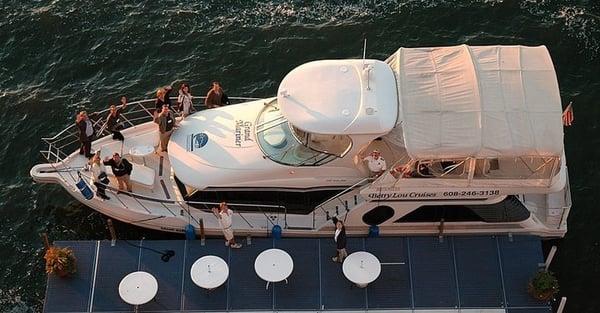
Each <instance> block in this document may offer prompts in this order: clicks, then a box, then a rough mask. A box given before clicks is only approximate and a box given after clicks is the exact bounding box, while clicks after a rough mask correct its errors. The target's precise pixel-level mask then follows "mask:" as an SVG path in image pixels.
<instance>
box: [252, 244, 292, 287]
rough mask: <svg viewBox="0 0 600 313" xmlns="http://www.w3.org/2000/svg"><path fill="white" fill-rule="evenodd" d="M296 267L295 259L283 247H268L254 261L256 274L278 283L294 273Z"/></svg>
mask: <svg viewBox="0 0 600 313" xmlns="http://www.w3.org/2000/svg"><path fill="white" fill-rule="evenodd" d="M293 269H294V260H292V257H291V256H290V255H289V254H288V253H287V252H285V251H283V250H281V249H268V250H265V251H263V252H261V253H260V254H259V255H258V256H257V257H256V260H255V261H254V270H255V271H256V275H258V277H260V278H262V279H263V280H265V281H266V282H267V287H266V288H265V289H269V283H276V282H280V281H283V280H285V282H286V283H287V278H288V277H289V276H290V274H292V270H293Z"/></svg>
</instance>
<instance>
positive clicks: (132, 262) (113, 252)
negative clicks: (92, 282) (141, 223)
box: [92, 241, 141, 312]
mask: <svg viewBox="0 0 600 313" xmlns="http://www.w3.org/2000/svg"><path fill="white" fill-rule="evenodd" d="M134 243H136V244H139V243H140V241H134ZM140 252H141V251H140V249H139V248H136V247H133V246H131V245H129V244H127V243H126V242H124V241H118V242H116V244H115V246H114V247H112V246H111V244H110V241H101V242H100V249H99V253H98V266H97V268H96V286H95V288H94V298H93V301H94V302H93V306H92V308H93V311H94V312H114V311H119V312H121V311H122V312H133V307H132V306H131V305H129V304H127V303H125V302H123V300H121V297H120V296H119V283H120V282H121V279H123V277H125V275H127V274H129V273H131V272H135V271H137V270H138V269H139V258H140Z"/></svg>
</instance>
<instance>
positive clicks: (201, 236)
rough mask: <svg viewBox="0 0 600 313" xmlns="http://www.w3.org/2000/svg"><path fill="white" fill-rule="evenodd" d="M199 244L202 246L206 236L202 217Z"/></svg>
mask: <svg viewBox="0 0 600 313" xmlns="http://www.w3.org/2000/svg"><path fill="white" fill-rule="evenodd" d="M199 224H200V245H201V246H204V245H205V244H206V237H205V235H204V219H203V218H200V221H199Z"/></svg>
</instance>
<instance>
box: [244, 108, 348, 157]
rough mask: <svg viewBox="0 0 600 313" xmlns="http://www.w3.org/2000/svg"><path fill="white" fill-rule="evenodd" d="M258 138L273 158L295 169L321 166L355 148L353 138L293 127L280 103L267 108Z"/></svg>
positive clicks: (257, 127)
mask: <svg viewBox="0 0 600 313" xmlns="http://www.w3.org/2000/svg"><path fill="white" fill-rule="evenodd" d="M256 125H257V126H256V137H257V140H258V143H259V145H260V148H261V149H262V151H263V152H264V154H265V156H267V157H268V158H269V159H271V160H273V161H275V162H277V163H281V164H285V165H292V166H319V165H322V164H325V163H328V162H331V161H333V160H335V159H336V158H340V157H343V156H344V155H345V154H346V153H347V152H348V151H349V150H350V148H351V147H352V140H350V137H348V136H344V135H321V134H312V133H308V132H305V131H302V130H300V129H298V128H296V127H294V126H293V125H291V124H290V123H289V122H288V121H287V119H285V117H284V116H283V115H281V111H280V109H279V107H278V106H277V102H276V100H273V101H272V102H270V103H268V104H267V105H265V108H264V109H263V111H262V112H261V113H260V114H259V117H258V121H257V123H256Z"/></svg>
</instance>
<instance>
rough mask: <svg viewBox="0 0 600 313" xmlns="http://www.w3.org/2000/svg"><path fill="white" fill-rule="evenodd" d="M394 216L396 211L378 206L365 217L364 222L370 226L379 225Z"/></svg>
mask: <svg viewBox="0 0 600 313" xmlns="http://www.w3.org/2000/svg"><path fill="white" fill-rule="evenodd" d="M392 216H394V209H392V208H390V207H389V206H385V205H382V206H378V207H376V208H374V209H372V210H371V211H369V212H367V213H365V215H363V217H362V220H363V222H365V224H368V225H379V224H381V223H383V222H385V221H387V220H389V219H390V218H392Z"/></svg>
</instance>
